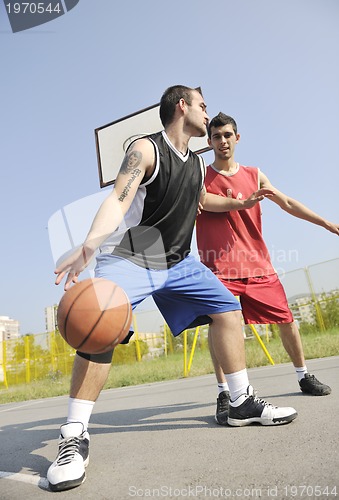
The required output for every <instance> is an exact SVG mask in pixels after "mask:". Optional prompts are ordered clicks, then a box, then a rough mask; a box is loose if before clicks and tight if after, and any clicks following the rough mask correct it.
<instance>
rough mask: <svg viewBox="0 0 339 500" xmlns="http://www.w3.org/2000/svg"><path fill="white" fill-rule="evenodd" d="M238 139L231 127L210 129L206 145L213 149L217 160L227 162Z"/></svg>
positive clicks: (224, 126) (238, 136)
mask: <svg viewBox="0 0 339 500" xmlns="http://www.w3.org/2000/svg"><path fill="white" fill-rule="evenodd" d="M239 139H240V134H237V135H236V134H235V133H234V130H233V127H232V125H231V124H227V125H223V126H222V127H212V129H211V138H210V139H208V144H209V145H210V147H211V148H212V149H213V151H214V154H215V157H216V158H217V159H220V160H229V159H230V158H232V157H233V155H234V151H235V145H236V144H237V143H238V142H239Z"/></svg>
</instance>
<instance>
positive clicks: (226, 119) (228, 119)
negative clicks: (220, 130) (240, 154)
mask: <svg viewBox="0 0 339 500" xmlns="http://www.w3.org/2000/svg"><path fill="white" fill-rule="evenodd" d="M224 125H232V128H233V130H234V133H235V135H237V133H238V127H237V123H236V121H235V119H234V118H232V116H228V115H225V113H222V112H221V111H220V113H218V114H217V116H214V118H212V120H211V121H210V122H209V124H208V127H207V133H208V137H209V138H211V130H212V127H215V128H217V127H223V126H224Z"/></svg>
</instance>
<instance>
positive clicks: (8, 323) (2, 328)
mask: <svg viewBox="0 0 339 500" xmlns="http://www.w3.org/2000/svg"><path fill="white" fill-rule="evenodd" d="M19 337H20V323H19V321H17V320H16V319H12V318H10V317H9V316H0V341H4V340H12V339H17V338H19Z"/></svg>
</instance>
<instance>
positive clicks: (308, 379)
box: [299, 373, 331, 396]
mask: <svg viewBox="0 0 339 500" xmlns="http://www.w3.org/2000/svg"><path fill="white" fill-rule="evenodd" d="M299 385H300V389H301V390H302V392H306V393H307V394H312V396H327V395H328V394H331V387H329V386H328V385H325V384H322V383H321V382H319V380H318V379H317V378H315V376H314V375H311V374H310V373H306V374H305V377H304V378H302V379H301V380H299Z"/></svg>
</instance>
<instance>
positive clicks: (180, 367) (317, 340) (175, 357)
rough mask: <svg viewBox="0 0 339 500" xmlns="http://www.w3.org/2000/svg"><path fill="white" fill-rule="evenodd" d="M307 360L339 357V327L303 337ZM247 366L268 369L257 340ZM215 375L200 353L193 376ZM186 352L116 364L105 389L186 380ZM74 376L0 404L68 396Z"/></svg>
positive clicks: (11, 395)
mask: <svg viewBox="0 0 339 500" xmlns="http://www.w3.org/2000/svg"><path fill="white" fill-rule="evenodd" d="M302 341H303V347H304V353H305V358H306V359H312V358H323V357H328V356H336V355H338V353H339V328H336V329H332V330H328V331H327V332H325V333H316V334H308V335H304V336H303V337H302ZM265 345H266V347H267V349H268V351H269V353H270V355H271V357H272V358H273V360H274V362H275V364H280V363H288V362H290V358H289V357H288V355H287V353H286V351H285V350H284V348H283V346H282V343H281V341H280V339H279V338H271V339H270V341H269V342H268V343H266V342H265ZM246 360H247V367H248V368H253V367H257V366H265V365H268V364H269V361H268V359H267V357H266V355H265V354H264V352H263V350H262V349H261V347H260V346H259V344H258V342H257V341H256V340H255V339H250V340H246ZM211 373H214V370H213V366H212V362H211V359H210V355H209V352H208V350H203V351H196V352H195V354H194V359H193V364H192V368H191V371H190V374H189V376H190V377H195V376H199V375H207V374H211ZM183 376H184V362H183V353H176V354H172V355H170V356H168V357H167V358H165V357H161V358H156V359H152V360H149V361H144V362H140V363H132V364H125V365H113V366H112V369H111V372H110V375H109V377H108V380H107V382H106V385H105V389H110V388H113V387H126V386H130V385H138V384H148V383H152V382H161V381H164V380H173V379H179V378H183ZM69 384H70V376H60V377H54V378H49V379H46V380H41V381H36V382H31V383H30V384H25V385H14V386H12V387H10V388H9V389H1V390H0V403H1V404H4V403H11V402H18V401H25V400H31V399H42V398H46V397H55V396H61V395H67V394H68V391H69Z"/></svg>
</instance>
